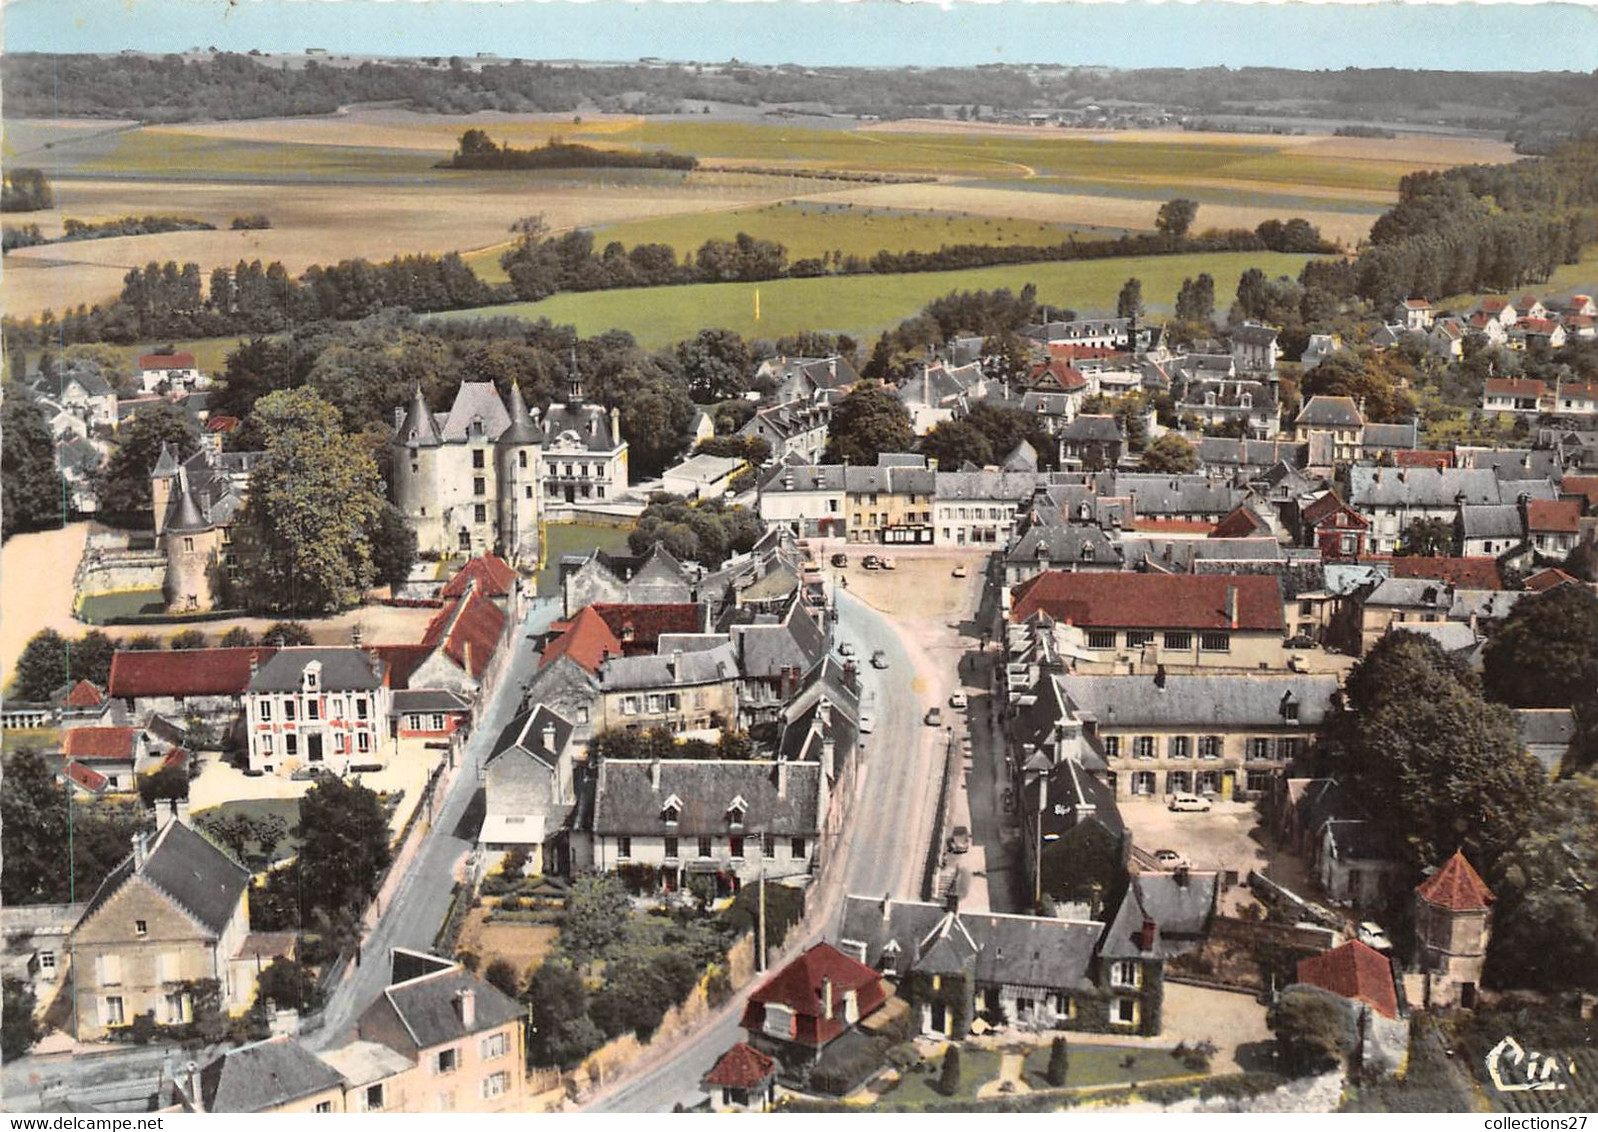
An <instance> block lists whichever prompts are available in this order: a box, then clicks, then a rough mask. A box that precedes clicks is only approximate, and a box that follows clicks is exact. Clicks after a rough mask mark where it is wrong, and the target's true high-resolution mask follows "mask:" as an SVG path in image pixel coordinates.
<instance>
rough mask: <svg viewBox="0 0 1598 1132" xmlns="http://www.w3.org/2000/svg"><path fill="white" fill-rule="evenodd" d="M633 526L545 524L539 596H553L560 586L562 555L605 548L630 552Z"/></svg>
mask: <svg viewBox="0 0 1598 1132" xmlns="http://www.w3.org/2000/svg"><path fill="white" fill-rule="evenodd" d="M630 529H631V527H630V526H621V527H613V526H607V525H605V524H602V523H550V524H548V525H546V526H545V527H544V558H543V565H542V566H541V567H540V569H539V571H538V596H539V597H549V596H550V595H551V594H554V593H556V592H557V591H558V589H559V587H560V556H561V555H563V554H587V553H589V552H590V551H593V550H603V551H607V552H609V553H613V554H626V553H628V550H627V532H628V531H629V530H630Z"/></svg>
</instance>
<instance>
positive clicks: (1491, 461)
mask: <svg viewBox="0 0 1598 1132" xmlns="http://www.w3.org/2000/svg"><path fill="white" fill-rule="evenodd" d="M1462 455H1463V456H1464V457H1465V459H1466V461H1467V462H1468V466H1469V467H1472V468H1488V469H1491V470H1492V472H1493V474H1494V475H1496V476H1497V477H1498V478H1499V479H1501V480H1542V479H1553V480H1556V479H1558V478H1559V477H1560V476H1561V475H1563V474H1564V468H1563V467H1562V466H1561V465H1560V462H1559V455H1558V453H1556V452H1553V451H1551V450H1549V449H1529V448H1528V449H1519V450H1515V449H1508V450H1494V451H1480V452H1467V453H1462Z"/></svg>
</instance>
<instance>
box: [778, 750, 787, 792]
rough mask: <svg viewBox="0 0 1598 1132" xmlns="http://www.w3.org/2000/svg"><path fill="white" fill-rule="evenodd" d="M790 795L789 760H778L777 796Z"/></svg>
mask: <svg viewBox="0 0 1598 1132" xmlns="http://www.w3.org/2000/svg"><path fill="white" fill-rule="evenodd" d="M787 796H788V760H786V759H779V760H777V797H779V798H786V797H787Z"/></svg>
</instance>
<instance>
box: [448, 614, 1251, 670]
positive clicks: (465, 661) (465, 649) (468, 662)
mask: <svg viewBox="0 0 1598 1132" xmlns="http://www.w3.org/2000/svg"><path fill="white" fill-rule="evenodd" d="M1232 628H1234V629H1235V628H1237V626H1236V625H1234V626H1232ZM461 667H462V668H464V669H465V670H466V675H468V676H470V675H471V674H472V673H473V671H475V670H474V669H473V668H472V642H470V641H462V642H461Z"/></svg>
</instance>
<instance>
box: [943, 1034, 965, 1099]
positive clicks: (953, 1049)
mask: <svg viewBox="0 0 1598 1132" xmlns="http://www.w3.org/2000/svg"><path fill="white" fill-rule="evenodd" d="M959 1091H960V1047H959V1046H950V1047H949V1052H948V1053H946V1054H944V1055H943V1068H942V1069H941V1070H940V1071H939V1072H938V1092H940V1093H942V1094H943V1095H944V1096H946V1097H952V1096H954V1094H956V1093H958V1092H959Z"/></svg>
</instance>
